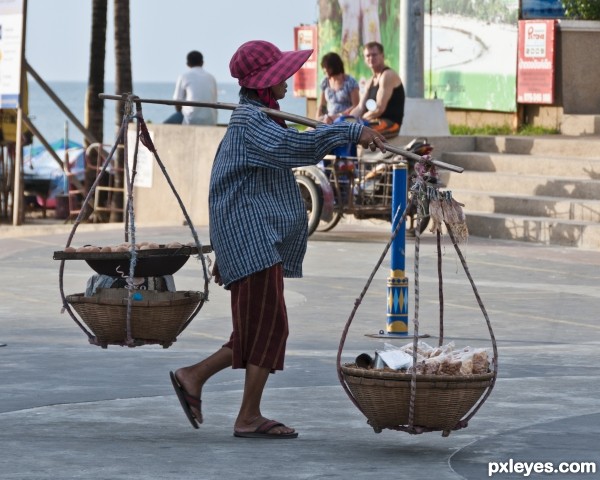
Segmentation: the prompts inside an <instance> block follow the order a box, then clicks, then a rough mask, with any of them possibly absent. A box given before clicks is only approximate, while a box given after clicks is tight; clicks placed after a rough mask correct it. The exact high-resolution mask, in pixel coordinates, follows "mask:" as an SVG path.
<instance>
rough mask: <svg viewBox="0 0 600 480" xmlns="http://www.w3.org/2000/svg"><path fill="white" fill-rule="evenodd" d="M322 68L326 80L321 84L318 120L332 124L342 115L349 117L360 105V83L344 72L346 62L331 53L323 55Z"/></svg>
mask: <svg viewBox="0 0 600 480" xmlns="http://www.w3.org/2000/svg"><path fill="white" fill-rule="evenodd" d="M321 68H322V69H323V71H324V72H325V78H324V79H323V81H322V82H321V96H320V98H319V106H318V107H317V112H319V116H318V120H321V121H322V122H325V123H328V124H331V123H333V122H334V121H335V120H336V119H337V118H339V117H341V116H342V115H348V114H349V113H350V111H351V110H352V109H353V108H354V107H356V106H357V105H358V101H359V97H360V95H359V93H358V82H357V81H356V79H355V78H354V77H353V76H351V75H346V73H345V72H344V62H342V59H341V57H340V56H339V55H338V54H337V53H335V52H330V53H327V54H325V55H323V58H322V59H321Z"/></svg>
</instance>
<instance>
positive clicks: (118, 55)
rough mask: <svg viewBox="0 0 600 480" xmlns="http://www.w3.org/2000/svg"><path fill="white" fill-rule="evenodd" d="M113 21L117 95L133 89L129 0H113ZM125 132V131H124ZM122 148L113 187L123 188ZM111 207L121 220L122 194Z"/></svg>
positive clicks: (118, 116)
mask: <svg viewBox="0 0 600 480" xmlns="http://www.w3.org/2000/svg"><path fill="white" fill-rule="evenodd" d="M114 2H115V3H114V6H115V8H114V10H115V11H114V15H115V17H114V19H115V20H114V21H115V61H116V78H115V87H116V91H117V92H116V93H117V94H118V95H120V94H122V93H131V92H132V91H133V80H132V76H131V45H130V39H129V0H114ZM123 107H124V104H123V102H117V105H116V115H115V119H116V120H115V123H116V125H117V128H118V127H119V126H120V125H121V123H122V121H123V120H122V119H123ZM125 134H127V132H125ZM123 159H124V154H123V150H122V149H119V150H118V151H117V159H116V161H117V165H118V168H117V172H120V174H118V175H117V176H116V177H118V178H115V187H118V188H123V187H124V185H125V182H124V175H123V172H124V169H123ZM113 202H114V203H113V207H114V208H112V211H111V218H110V220H111V221H122V220H123V215H122V214H121V212H120V211H119V209H121V208H123V205H124V198H123V196H114V197H113Z"/></svg>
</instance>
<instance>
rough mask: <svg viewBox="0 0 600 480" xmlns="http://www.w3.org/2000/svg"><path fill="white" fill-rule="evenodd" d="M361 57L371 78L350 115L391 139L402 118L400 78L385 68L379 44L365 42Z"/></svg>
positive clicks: (402, 95)
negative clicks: (368, 69)
mask: <svg viewBox="0 0 600 480" xmlns="http://www.w3.org/2000/svg"><path fill="white" fill-rule="evenodd" d="M363 54H364V57H365V62H366V64H367V65H368V66H369V67H370V68H371V70H372V71H373V77H372V78H371V80H370V81H369V83H367V86H366V89H365V91H364V93H363V95H362V97H361V99H360V102H359V104H358V106H357V107H355V108H354V109H353V110H352V112H351V113H350V114H351V115H353V116H355V117H360V118H362V119H364V120H366V121H368V122H369V126H370V127H371V128H373V129H374V130H376V131H378V132H379V133H381V134H382V135H384V136H386V137H388V138H389V137H395V136H397V135H398V134H399V133H400V126H401V125H402V119H403V117H404V99H405V96H406V95H405V92H404V85H402V80H401V79H400V76H399V75H398V74H397V73H396V72H395V71H394V70H392V69H391V68H390V67H388V66H386V64H385V58H384V55H383V45H381V44H380V43H377V42H369V43H367V44H366V45H365V47H364V50H363Z"/></svg>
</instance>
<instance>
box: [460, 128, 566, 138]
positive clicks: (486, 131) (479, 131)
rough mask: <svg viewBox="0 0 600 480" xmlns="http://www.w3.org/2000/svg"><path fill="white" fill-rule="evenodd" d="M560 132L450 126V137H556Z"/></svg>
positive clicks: (543, 129) (552, 129)
mask: <svg viewBox="0 0 600 480" xmlns="http://www.w3.org/2000/svg"><path fill="white" fill-rule="evenodd" d="M559 133H560V132H559V131H558V129H556V128H546V127H536V126H533V125H523V126H522V127H520V128H519V129H518V130H517V131H515V130H513V129H512V128H511V127H509V126H508V125H504V126H492V125H484V126H481V127H469V126H467V125H450V134H451V135H524V136H528V135H529V136H533V135H557V134H559Z"/></svg>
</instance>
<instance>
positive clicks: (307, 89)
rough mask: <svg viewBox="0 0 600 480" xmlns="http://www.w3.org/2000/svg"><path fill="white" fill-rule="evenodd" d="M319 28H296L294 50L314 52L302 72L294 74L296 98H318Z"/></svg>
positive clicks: (312, 26) (303, 66)
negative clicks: (311, 50)
mask: <svg viewBox="0 0 600 480" xmlns="http://www.w3.org/2000/svg"><path fill="white" fill-rule="evenodd" d="M317 46H318V41H317V27H316V26H315V25H303V26H300V27H295V28H294V49H295V50H310V49H311V48H312V49H313V50H314V51H313V53H312V55H311V56H310V57H308V60H307V61H306V63H305V64H304V65H302V67H301V68H300V70H298V71H297V72H296V73H295V74H294V96H295V97H306V98H317V67H318V65H319V61H318V58H319V49H318V48H317Z"/></svg>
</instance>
